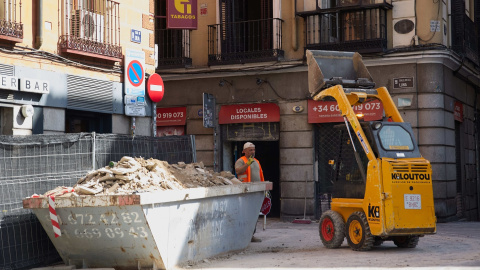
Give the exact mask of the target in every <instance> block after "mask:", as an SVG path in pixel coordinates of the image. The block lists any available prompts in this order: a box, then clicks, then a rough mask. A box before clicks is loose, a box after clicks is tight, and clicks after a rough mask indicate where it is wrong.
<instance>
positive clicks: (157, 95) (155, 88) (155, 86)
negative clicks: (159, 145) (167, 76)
mask: <svg viewBox="0 0 480 270" xmlns="http://www.w3.org/2000/svg"><path fill="white" fill-rule="evenodd" d="M147 92H148V96H149V97H150V99H151V100H152V105H153V106H152V107H153V110H152V115H153V121H152V123H153V137H157V125H156V123H157V102H160V100H162V98H163V95H164V94H165V87H164V84H163V79H162V77H161V76H160V75H158V74H157V73H155V74H152V75H151V76H150V77H149V78H148V83H147Z"/></svg>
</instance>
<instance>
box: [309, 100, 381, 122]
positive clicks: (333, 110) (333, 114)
mask: <svg viewBox="0 0 480 270" xmlns="http://www.w3.org/2000/svg"><path fill="white" fill-rule="evenodd" d="M353 110H354V111H355V113H362V114H363V115H364V118H363V119H364V120H365V121H374V120H380V119H382V117H383V105H382V103H381V102H380V101H379V100H372V101H369V102H365V103H363V104H359V105H356V106H353ZM343 121H344V120H343V117H342V114H341V112H340V109H339V108H338V104H337V102H336V101H315V100H308V123H310V124H312V123H335V122H343Z"/></svg>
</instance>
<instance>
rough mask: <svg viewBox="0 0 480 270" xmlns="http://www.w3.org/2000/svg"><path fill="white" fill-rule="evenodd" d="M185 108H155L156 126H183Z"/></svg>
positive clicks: (185, 113) (185, 118)
mask: <svg viewBox="0 0 480 270" xmlns="http://www.w3.org/2000/svg"><path fill="white" fill-rule="evenodd" d="M186 121H187V107H172V108H157V126H183V125H185V122H186Z"/></svg>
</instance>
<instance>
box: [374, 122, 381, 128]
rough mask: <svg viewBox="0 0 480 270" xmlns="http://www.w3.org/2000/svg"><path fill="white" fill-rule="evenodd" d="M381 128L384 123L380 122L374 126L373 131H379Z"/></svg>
mask: <svg viewBox="0 0 480 270" xmlns="http://www.w3.org/2000/svg"><path fill="white" fill-rule="evenodd" d="M381 127H382V123H380V122H376V123H375V124H373V129H375V130H377V129H379V128H381Z"/></svg>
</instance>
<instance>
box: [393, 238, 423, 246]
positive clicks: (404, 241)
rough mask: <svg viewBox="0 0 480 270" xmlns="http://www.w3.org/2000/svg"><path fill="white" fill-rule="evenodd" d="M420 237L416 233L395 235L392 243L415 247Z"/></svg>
mask: <svg viewBox="0 0 480 270" xmlns="http://www.w3.org/2000/svg"><path fill="white" fill-rule="evenodd" d="M419 240H420V237H419V236H418V235H408V236H395V237H393V243H394V244H395V245H396V246H397V247H399V248H415V247H416V246H417V244H418V241H419Z"/></svg>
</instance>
